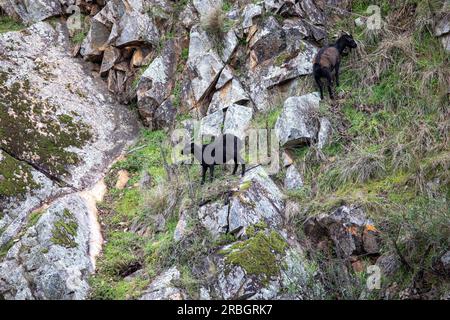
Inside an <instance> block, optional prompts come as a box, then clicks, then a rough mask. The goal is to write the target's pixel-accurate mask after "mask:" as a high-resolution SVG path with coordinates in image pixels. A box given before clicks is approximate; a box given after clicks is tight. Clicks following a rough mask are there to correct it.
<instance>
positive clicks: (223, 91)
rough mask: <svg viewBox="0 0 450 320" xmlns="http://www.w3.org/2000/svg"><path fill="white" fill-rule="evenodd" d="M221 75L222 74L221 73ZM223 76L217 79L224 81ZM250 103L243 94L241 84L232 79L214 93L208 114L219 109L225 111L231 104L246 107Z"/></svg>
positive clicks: (245, 94) (246, 95) (245, 93)
mask: <svg viewBox="0 0 450 320" xmlns="http://www.w3.org/2000/svg"><path fill="white" fill-rule="evenodd" d="M222 74H223V72H222ZM226 76H227V75H226V74H225V75H224V76H223V77H222V75H221V76H220V78H219V81H225V79H224V78H225V77H226ZM249 102H250V97H249V96H248V94H247V92H245V90H244V88H243V87H242V85H241V83H240V82H239V80H237V79H235V78H234V79H232V80H231V81H228V82H226V83H225V84H224V85H222V86H221V88H220V90H218V91H216V93H214V95H213V97H212V100H211V103H210V105H209V108H208V113H212V112H215V111H217V110H219V109H225V108H228V107H230V106H231V105H233V104H236V105H247V104H248V103H249Z"/></svg>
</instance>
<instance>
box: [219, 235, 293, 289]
mask: <svg viewBox="0 0 450 320" xmlns="http://www.w3.org/2000/svg"><path fill="white" fill-rule="evenodd" d="M257 228H258V227H255V229H257ZM287 246H288V245H287V243H286V241H285V240H284V239H283V237H281V235H280V234H279V233H278V232H276V231H270V232H268V231H264V230H261V231H257V232H255V233H254V234H253V236H252V237H251V238H249V239H248V240H245V241H242V242H238V243H235V244H234V245H232V246H231V247H230V248H228V249H225V250H222V251H221V252H220V253H222V254H224V255H225V262H227V263H229V264H231V265H237V266H240V267H242V268H243V269H244V270H245V271H246V272H247V273H248V274H251V275H256V276H259V277H261V279H262V281H263V283H267V282H268V281H269V280H270V279H271V278H272V277H274V276H277V275H278V274H279V273H280V270H281V267H282V262H281V257H282V256H284V254H285V251H286V249H287Z"/></svg>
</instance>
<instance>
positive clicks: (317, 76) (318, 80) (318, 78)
mask: <svg viewBox="0 0 450 320" xmlns="http://www.w3.org/2000/svg"><path fill="white" fill-rule="evenodd" d="M314 79H315V80H316V83H317V86H318V87H319V90H320V99H322V100H323V85H322V81H320V76H319V75H315V76H314Z"/></svg>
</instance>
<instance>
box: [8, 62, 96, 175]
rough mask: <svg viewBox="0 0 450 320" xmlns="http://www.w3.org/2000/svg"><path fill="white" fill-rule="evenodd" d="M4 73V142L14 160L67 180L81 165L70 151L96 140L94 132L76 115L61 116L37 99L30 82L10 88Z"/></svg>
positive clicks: (56, 108)
mask: <svg viewBox="0 0 450 320" xmlns="http://www.w3.org/2000/svg"><path fill="white" fill-rule="evenodd" d="M7 82H8V74H7V73H6V72H1V71H0V141H2V148H3V149H4V150H6V151H7V152H8V153H10V154H11V155H14V157H17V158H19V159H23V160H26V161H29V162H32V163H33V164H35V165H36V166H38V167H39V168H41V169H43V170H45V171H46V172H48V173H50V174H52V175H55V176H63V175H66V174H67V166H69V165H75V164H77V163H78V162H79V161H80V158H79V156H78V155H77V154H76V153H74V152H71V151H68V150H67V149H68V148H69V147H76V148H81V147H83V146H84V145H85V144H86V142H88V141H89V140H90V139H91V138H92V133H91V128H90V127H89V126H88V125H86V124H84V123H82V122H80V121H77V120H75V117H76V116H77V115H76V114H75V113H73V114H71V115H68V114H60V115H57V111H58V110H59V108H58V107H57V106H55V105H53V104H51V103H50V102H49V101H48V100H43V99H41V98H40V97H38V96H36V94H35V92H34V91H33V90H32V89H31V86H30V83H29V81H28V80H27V79H25V80H23V81H16V82H13V83H10V84H7Z"/></svg>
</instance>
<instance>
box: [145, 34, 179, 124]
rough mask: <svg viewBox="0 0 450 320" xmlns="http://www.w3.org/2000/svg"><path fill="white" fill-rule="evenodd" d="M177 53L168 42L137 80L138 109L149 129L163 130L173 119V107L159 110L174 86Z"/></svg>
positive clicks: (175, 46) (166, 106) (173, 45)
mask: <svg viewBox="0 0 450 320" xmlns="http://www.w3.org/2000/svg"><path fill="white" fill-rule="evenodd" d="M178 53H179V50H178V49H177V45H176V43H175V41H173V40H169V41H168V42H167V43H166V45H165V47H164V49H163V51H162V53H161V55H160V56H158V57H156V58H155V59H154V60H153V62H152V63H151V64H150V66H149V67H148V68H147V69H146V70H145V72H144V74H143V75H142V76H141V78H140V80H139V84H138V88H137V96H138V109H139V113H140V115H141V117H142V118H143V120H144V123H145V124H147V125H148V126H150V127H151V128H154V129H160V128H164V127H165V126H166V125H167V123H170V122H171V121H170V120H173V118H174V117H173V112H172V111H173V107H172V108H171V106H169V105H165V108H164V107H163V108H161V107H162V106H161V105H162V104H163V102H164V101H166V100H167V99H168V98H169V96H170V94H171V92H172V89H173V87H174V85H175V73H176V69H177V63H178V58H177V56H178ZM160 109H162V110H160ZM158 111H159V112H158ZM157 113H159V117H158V114H157ZM158 118H159V121H158ZM161 120H162V121H161ZM158 122H160V123H158Z"/></svg>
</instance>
